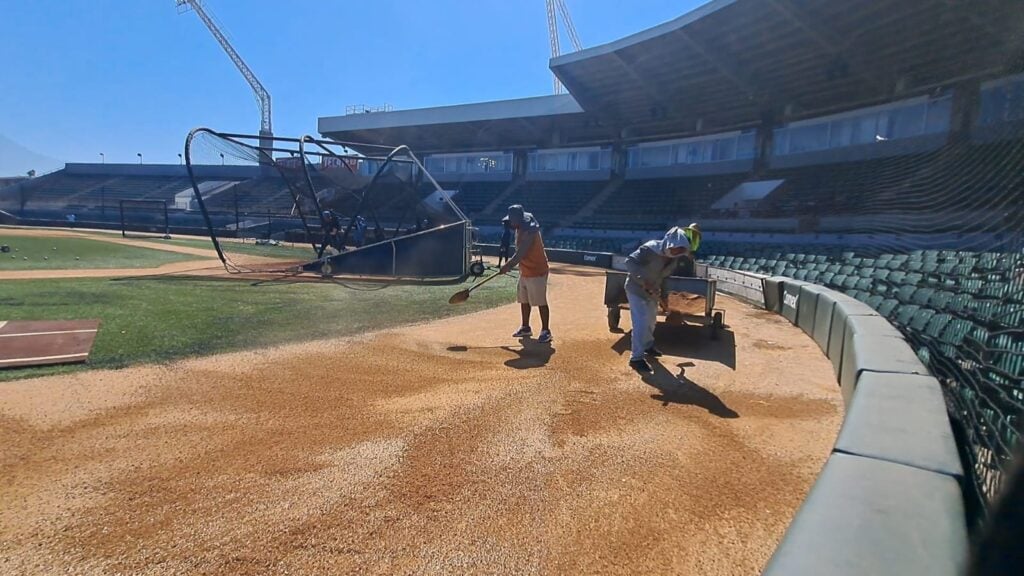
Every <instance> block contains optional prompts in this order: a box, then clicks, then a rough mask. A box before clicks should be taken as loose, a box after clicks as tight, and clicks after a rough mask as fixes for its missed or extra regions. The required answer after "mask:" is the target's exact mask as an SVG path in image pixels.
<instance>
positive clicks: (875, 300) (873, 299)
mask: <svg viewBox="0 0 1024 576" xmlns="http://www.w3.org/2000/svg"><path fill="white" fill-rule="evenodd" d="M883 300H884V298H883V297H882V296H881V295H880V294H873V295H871V296H868V297H867V298H865V299H864V303H865V304H867V305H868V306H871V307H872V308H874V309H875V310H878V307H879V306H880V305H881V304H882V301H883Z"/></svg>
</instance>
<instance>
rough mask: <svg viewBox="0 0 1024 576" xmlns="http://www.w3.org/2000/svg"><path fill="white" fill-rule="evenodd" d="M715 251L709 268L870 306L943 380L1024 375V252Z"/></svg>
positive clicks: (996, 382)
mask: <svg viewBox="0 0 1024 576" xmlns="http://www.w3.org/2000/svg"><path fill="white" fill-rule="evenodd" d="M712 250H713V251H714V252H717V253H714V254H711V255H709V256H706V257H705V261H706V263H708V264H710V265H713V266H719V267H723V268H730V269H735V270H743V271H749V272H757V273H762V274H767V275H781V276H789V277H792V278H795V279H797V280H803V281H807V282H812V283H815V284H820V285H823V286H828V287H830V288H832V289H834V290H837V291H839V292H843V293H845V294H847V295H848V296H851V297H853V298H856V299H857V300H860V301H862V302H864V303H866V304H868V305H869V306H871V307H872V308H874V309H875V310H876V311H878V313H879V314H881V315H882V316H884V317H886V318H887V319H888V320H889V321H890V322H892V323H893V324H894V325H895V326H896V327H898V328H899V329H900V330H901V331H902V332H903V333H904V335H905V336H906V337H907V339H908V341H910V342H911V343H912V344H913V345H914V347H915V349H916V351H917V353H918V356H919V357H920V358H921V360H922V361H923V362H924V363H925V364H926V365H928V367H929V369H931V370H932V372H933V373H935V374H936V375H938V376H940V377H946V378H950V379H952V380H956V381H960V382H965V381H973V380H968V379H965V378H964V377H963V376H964V374H963V372H964V371H971V370H975V369H977V368H978V367H979V366H981V365H994V366H995V368H989V369H987V370H986V371H985V373H981V374H971V377H972V378H981V379H982V380H983V381H985V382H987V383H989V384H990V385H992V386H993V387H995V388H1000V387H1002V386H1003V384H1005V383H1006V382H1008V381H1009V380H1012V379H1016V380H1017V381H1020V379H1021V378H1024V336H1022V335H1021V333H1020V330H1019V326H1021V324H1022V323H1024V254H1021V253H997V252H983V253H977V252H969V251H955V250H917V251H913V252H910V253H907V254H891V253H884V254H880V255H877V256H874V257H862V256H859V255H857V254H856V253H853V252H840V251H839V249H834V250H829V251H824V252H821V253H816V254H804V253H795V252H784V251H780V247H760V248H756V249H755V248H753V247H751V246H733V247H725V246H719V247H716V248H714V249H712ZM728 253H742V254H743V255H727V254H728ZM969 392H970V391H965V393H969ZM1021 400H1022V399H1021V398H1016V400H1015V401H1017V402H1020V401H1021Z"/></svg>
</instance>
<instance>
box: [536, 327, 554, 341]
mask: <svg viewBox="0 0 1024 576" xmlns="http://www.w3.org/2000/svg"><path fill="white" fill-rule="evenodd" d="M554 339H555V337H554V336H552V335H551V330H541V331H540V336H538V337H537V342H540V343H541V344H547V343H548V342H551V341H552V340H554Z"/></svg>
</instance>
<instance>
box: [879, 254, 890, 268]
mask: <svg viewBox="0 0 1024 576" xmlns="http://www.w3.org/2000/svg"><path fill="white" fill-rule="evenodd" d="M892 257H893V255H892V254H879V255H878V258H877V259H876V260H875V265H876V266H881V265H882V263H883V262H888V261H889V260H892Z"/></svg>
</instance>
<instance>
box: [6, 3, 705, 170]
mask: <svg viewBox="0 0 1024 576" xmlns="http://www.w3.org/2000/svg"><path fill="white" fill-rule="evenodd" d="M566 3H567V5H568V7H569V10H570V12H571V14H572V17H573V20H574V22H575V25H576V29H577V31H578V32H579V36H580V38H581V40H582V42H583V45H584V47H589V46H594V45H597V44H602V43H604V42H608V41H611V40H614V39H616V38H619V37H622V36H624V35H627V34H631V33H633V32H637V31H639V30H642V29H644V28H648V27H650V26H653V25H656V24H659V23H661V22H664V21H666V20H669V19H672V18H675V17H677V16H679V15H681V14H683V13H685V12H688V11H689V10H691V9H693V8H694V7H696V6H699V5H701V4H703V3H704V0H636V1H632V2H623V1H622V0H567V2H566ZM206 6H207V7H208V8H209V9H210V10H211V11H212V12H213V13H214V14H215V15H216V17H217V18H218V19H219V20H220V22H221V23H222V24H223V25H224V26H225V28H226V29H227V30H228V32H229V35H230V38H231V39H232V41H233V43H234V45H235V47H236V49H238V51H239V52H240V53H241V54H242V56H243V58H245V59H246V61H247V62H248V63H249V65H250V66H251V67H252V68H253V70H255V72H256V74H257V76H258V77H259V78H260V79H261V81H262V82H263V84H264V86H266V87H267V89H268V90H269V91H270V93H271V96H272V97H273V102H274V110H273V111H274V132H275V133H277V134H280V135H300V134H303V133H315V132H316V119H317V117H318V116H326V115H335V114H342V113H344V110H345V106H346V105H349V104H360V103H361V104H368V105H376V104H383V103H388V104H391V105H393V106H395V107H396V108H416V107H424V106H435V105H444V104H457V103H462V102H474V101H483V100H495V99H505V98H517V97H525V96H536V95H542V94H549V93H551V76H550V73H549V72H548V70H547V61H548V56H549V46H548V38H547V24H546V18H545V10H544V0H479V1H470V0H428V1H416V0H370V1H367V0H363V1H352V0H329V1H319V2H310V1H304V2H295V1H293V2H282V1H280V0H277V1H273V0H206ZM562 46H563V52H565V51H568V50H567V47H568V46H569V43H568V40H566V39H564V37H563V41H562ZM198 125H206V126H210V127H214V128H217V129H221V130H231V131H242V132H252V133H255V132H256V131H257V130H258V128H259V116H258V112H257V107H256V103H255V101H254V99H253V97H252V94H251V92H250V90H249V88H248V86H247V85H246V84H245V82H244V80H243V79H242V77H241V75H240V74H239V73H238V72H237V71H236V70H235V69H234V67H233V66H232V64H231V63H230V61H229V60H228V58H227V56H226V55H225V54H224V53H223V52H222V51H221V49H220V47H219V46H218V45H217V44H216V42H215V41H214V39H213V37H212V36H211V35H210V34H209V32H208V31H207V30H206V28H205V27H204V26H203V25H202V23H201V22H200V20H199V19H198V18H197V17H196V15H195V14H192V13H187V14H183V15H180V16H179V15H178V14H177V13H176V9H175V6H174V0H131V1H125V0H32V1H31V2H5V6H4V8H3V16H2V18H0V135H4V136H6V137H8V138H10V139H11V140H14V141H16V142H18V143H19V144H21V145H22V146H25V147H27V148H29V149H31V150H33V151H35V152H39V153H42V154H45V155H47V156H51V157H54V158H58V159H60V160H62V161H79V162H92V161H99V153H100V152H104V153H105V154H106V158H107V162H135V161H137V158H136V156H135V154H136V152H142V153H143V154H144V158H145V160H146V162H147V163H149V162H168V163H177V153H178V152H179V151H181V148H182V145H183V141H184V138H185V135H186V134H187V132H188V130H189V129H191V128H192V127H194V126H198Z"/></svg>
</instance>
